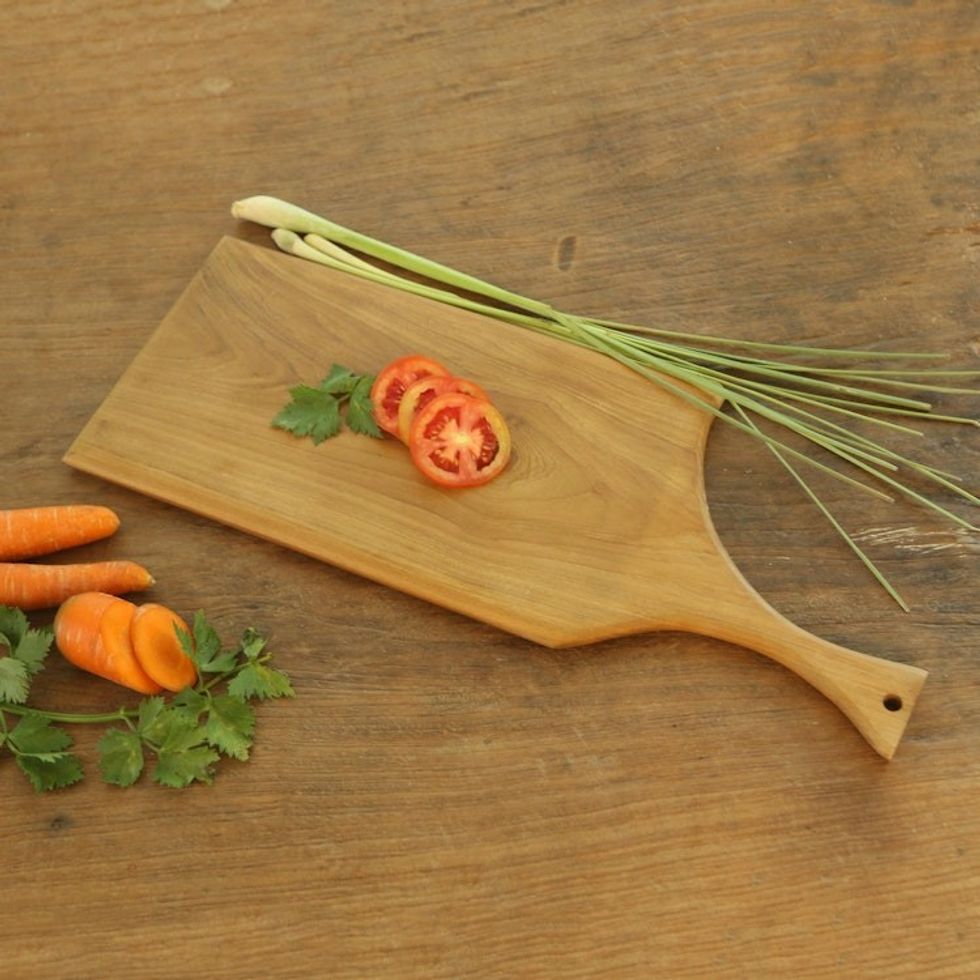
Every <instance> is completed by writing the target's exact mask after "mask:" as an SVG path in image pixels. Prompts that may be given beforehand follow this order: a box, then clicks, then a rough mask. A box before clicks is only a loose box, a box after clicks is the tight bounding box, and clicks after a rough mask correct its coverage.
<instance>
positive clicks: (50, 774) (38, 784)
mask: <svg viewBox="0 0 980 980" xmlns="http://www.w3.org/2000/svg"><path fill="white" fill-rule="evenodd" d="M17 765H18V766H20V769H21V772H23V773H24V775H25V776H27V778H28V779H29V780H30V781H31V785H32V786H33V787H34V789H36V790H37V791H38V792H39V793H41V792H44V791H45V790H49V789H61V788H62V787H63V786H71V784H72V783H77V782H78V781H79V780H80V779H81V778H82V777H83V776H84V775H85V773H84V772H83V771H82V766H81V763H80V762H79V761H78V759H76V758H75V756H73V755H71V754H70V753H68V752H57V753H53V754H50V755H45V756H36V755H18V756H17Z"/></svg>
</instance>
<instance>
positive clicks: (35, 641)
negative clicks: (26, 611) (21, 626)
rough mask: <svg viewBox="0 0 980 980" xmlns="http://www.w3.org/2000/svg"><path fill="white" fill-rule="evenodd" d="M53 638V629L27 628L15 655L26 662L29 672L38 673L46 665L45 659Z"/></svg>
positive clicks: (23, 662)
mask: <svg viewBox="0 0 980 980" xmlns="http://www.w3.org/2000/svg"><path fill="white" fill-rule="evenodd" d="M53 640H54V634H53V633H52V632H51V630H48V629H40V630H33V629H30V630H27V632H26V633H24V635H23V636H22V637H21V638H20V642H19V643H18V644H17V648H16V649H15V650H14V652H13V656H14V657H16V658H17V659H18V660H19V661H20V662H21V663H22V664H24V666H25V667H26V668H27V672H28V673H29V674H36V673H38V672H39V671H40V670H41V669H42V668H43V667H44V659H45V657H47V655H48V651H49V650H50V649H51V643H52V641H53Z"/></svg>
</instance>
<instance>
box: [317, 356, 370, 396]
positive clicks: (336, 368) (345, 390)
mask: <svg viewBox="0 0 980 980" xmlns="http://www.w3.org/2000/svg"><path fill="white" fill-rule="evenodd" d="M360 377H361V376H360V375H359V374H355V373H354V372H353V371H351V369H350V368H345V367H344V366H343V365H342V364H331V365H330V373H329V374H328V375H327V376H326V377H325V378H324V379H323V380H322V381H321V382H320V384H319V388H320V390H321V391H326V392H329V393H330V394H332V395H349V394H350V393H351V392H352V391H353V390H354V386H355V385H356V384H357V382H358V379H359V378H360Z"/></svg>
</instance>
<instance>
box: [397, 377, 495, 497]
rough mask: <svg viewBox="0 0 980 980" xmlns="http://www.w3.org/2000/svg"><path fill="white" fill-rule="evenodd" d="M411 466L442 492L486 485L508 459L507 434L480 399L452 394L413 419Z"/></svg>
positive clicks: (436, 399)
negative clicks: (445, 489)
mask: <svg viewBox="0 0 980 980" xmlns="http://www.w3.org/2000/svg"><path fill="white" fill-rule="evenodd" d="M408 448H409V451H410V452H411V454H412V462H413V463H415V465H416V466H417V467H418V468H419V469H420V470H421V471H422V473H423V474H424V475H425V476H427V477H428V478H429V479H430V480H432V481H433V482H434V483H438V484H439V485H440V486H444V487H475V486H479V485H480V484H482V483H487V482H488V481H489V480H492V479H493V478H494V477H495V476H497V474H498V473H500V472H501V470H503V468H504V467H505V466H506V465H507V461H508V460H509V459H510V432H509V430H508V429H507V424H506V423H505V422H504V419H503V416H502V415H501V414H500V412H498V411H497V409H496V408H494V406H493V405H491V404H490V402H488V401H487V400H486V399H485V398H474V397H473V396H472V395H467V394H464V393H463V392H459V391H453V392H449V393H448V394H445V395H438V396H437V397H435V398H433V399H432V401H430V402H429V404H428V405H426V406H425V407H424V408H423V409H421V410H420V411H419V412H418V413H417V414H416V416H415V420H414V421H413V422H412V427H411V430H410V431H409V436H408Z"/></svg>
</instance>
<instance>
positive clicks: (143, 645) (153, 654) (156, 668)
mask: <svg viewBox="0 0 980 980" xmlns="http://www.w3.org/2000/svg"><path fill="white" fill-rule="evenodd" d="M177 627H180V629H182V630H183V631H184V632H185V633H188V634H189V633H190V628H189V627H188V625H187V623H185V622H184V620H183V619H181V618H180V616H178V615H177V613H175V612H174V611H173V610H172V609H168V608H167V607H166V606H161V605H160V604H159V603H156V602H147V603H144V604H143V605H142V606H140V607H139V608H138V609H137V610H136V613H135V615H134V616H133V621H132V623H131V625H130V636H131V638H132V641H133V651H134V653H135V654H136V659H137V660H138V661H139V664H140V666H141V667H142V668H143V670H144V671H145V672H146V674H147V675H148V676H149V677H151V678H152V679H153V680H154V681H155V682H156V683H157V684H159V685H160V686H161V687H163V688H165V689H166V690H168V691H182V690H183V689H184V688H185V687H190V685H191V684H193V683H195V681H196V680H197V668H196V667H195V666H194V661H193V660H191V658H190V657H188V656H187V654H186V653H185V652H184V649H183V647H182V646H181V645H180V640H179V639H178V638H177V632H176V629H177Z"/></svg>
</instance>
